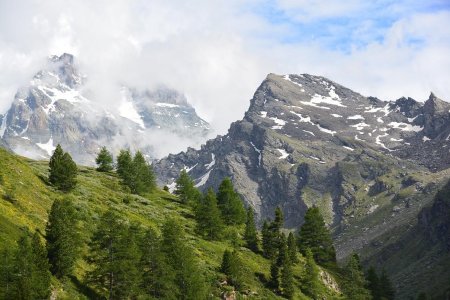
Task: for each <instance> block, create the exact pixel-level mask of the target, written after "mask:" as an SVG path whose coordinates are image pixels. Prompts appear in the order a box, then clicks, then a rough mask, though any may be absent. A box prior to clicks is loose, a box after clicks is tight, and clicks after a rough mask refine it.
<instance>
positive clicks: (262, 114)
mask: <svg viewBox="0 0 450 300" xmlns="http://www.w3.org/2000/svg"><path fill="white" fill-rule="evenodd" d="M259 113H260V114H261V117H263V118H267V111H261V112H259Z"/></svg>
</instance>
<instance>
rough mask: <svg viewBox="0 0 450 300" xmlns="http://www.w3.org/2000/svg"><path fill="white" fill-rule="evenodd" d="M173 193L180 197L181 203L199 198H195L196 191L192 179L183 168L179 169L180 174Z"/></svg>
mask: <svg viewBox="0 0 450 300" xmlns="http://www.w3.org/2000/svg"><path fill="white" fill-rule="evenodd" d="M175 195H178V196H179V197H180V201H181V202H182V203H188V202H190V201H195V200H199V199H196V198H197V196H198V191H197V189H196V188H195V186H194V181H193V180H192V179H191V177H190V176H189V174H188V173H187V172H186V170H185V169H183V170H181V173H180V176H179V177H178V179H177V180H176V187H175Z"/></svg>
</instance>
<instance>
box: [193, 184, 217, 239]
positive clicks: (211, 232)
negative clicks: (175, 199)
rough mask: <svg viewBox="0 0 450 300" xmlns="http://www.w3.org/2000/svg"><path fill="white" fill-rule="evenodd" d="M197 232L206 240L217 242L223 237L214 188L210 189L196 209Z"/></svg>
mask: <svg viewBox="0 0 450 300" xmlns="http://www.w3.org/2000/svg"><path fill="white" fill-rule="evenodd" d="M195 219H196V220H197V231H198V232H199V233H200V234H201V235H203V236H204V237H205V238H207V239H210V240H217V239H219V238H220V237H221V235H222V230H223V223H222V219H221V218H220V211H219V208H218V207H217V199H216V195H215V193H214V191H213V189H212V188H210V189H208V191H207V192H206V194H205V195H204V196H203V198H202V200H201V201H200V203H199V204H198V205H197V207H196V209H195Z"/></svg>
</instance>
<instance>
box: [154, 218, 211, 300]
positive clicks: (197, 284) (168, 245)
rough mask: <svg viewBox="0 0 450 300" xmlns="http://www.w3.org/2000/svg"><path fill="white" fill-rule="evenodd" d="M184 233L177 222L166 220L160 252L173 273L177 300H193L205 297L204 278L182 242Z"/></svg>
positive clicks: (191, 254) (189, 250)
mask: <svg viewBox="0 0 450 300" xmlns="http://www.w3.org/2000/svg"><path fill="white" fill-rule="evenodd" d="M184 239H185V237H184V232H183V230H182V228H181V226H180V225H179V223H178V222H177V221H175V220H174V219H168V220H167V221H166V222H165V223H164V225H163V228H162V241H161V250H162V251H163V252H164V254H165V257H166V259H167V263H168V265H169V266H170V267H171V268H172V269H173V270H174V272H175V285H176V287H177V289H176V290H175V291H174V292H175V293H176V297H177V299H186V300H188V299H189V300H191V299H192V300H195V299H204V298H205V297H206V288H205V286H204V282H205V280H204V278H203V275H202V272H201V270H200V268H199V267H198V265H197V262H196V259H195V257H194V255H193V252H192V249H190V247H189V246H188V245H187V244H186V242H185V241H184Z"/></svg>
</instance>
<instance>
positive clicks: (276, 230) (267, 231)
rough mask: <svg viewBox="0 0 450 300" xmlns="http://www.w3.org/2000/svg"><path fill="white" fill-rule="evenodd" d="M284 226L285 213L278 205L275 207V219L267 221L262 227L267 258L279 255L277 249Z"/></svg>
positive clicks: (264, 250)
mask: <svg viewBox="0 0 450 300" xmlns="http://www.w3.org/2000/svg"><path fill="white" fill-rule="evenodd" d="M282 226H283V213H282V212H281V209H280V208H279V207H277V208H276V209H275V219H274V220H273V221H272V222H270V224H269V223H267V222H266V221H265V222H264V224H263V229H262V244H263V254H264V256H265V257H266V258H269V259H274V258H276V256H277V253H278V252H277V251H278V247H279V246H280V245H279V242H280V230H281V228H282Z"/></svg>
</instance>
